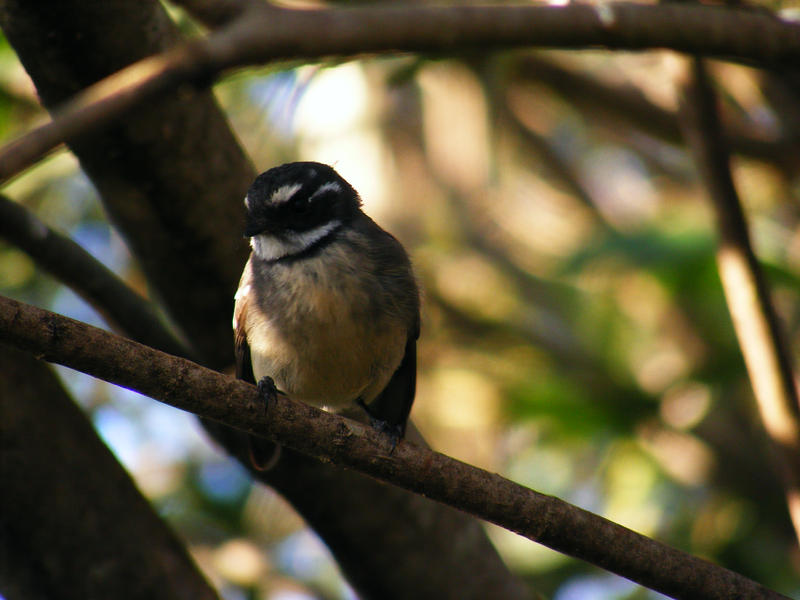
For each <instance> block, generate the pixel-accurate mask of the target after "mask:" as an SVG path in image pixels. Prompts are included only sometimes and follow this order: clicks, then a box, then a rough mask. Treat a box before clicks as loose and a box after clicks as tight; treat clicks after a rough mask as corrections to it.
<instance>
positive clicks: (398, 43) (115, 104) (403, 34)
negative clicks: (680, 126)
mask: <svg viewBox="0 0 800 600" xmlns="http://www.w3.org/2000/svg"><path fill="white" fill-rule="evenodd" d="M222 14H223V16H221V17H220V16H219V15H216V16H209V17H208V19H209V20H212V19H215V18H218V19H220V20H223V21H224V20H225V19H226V18H228V17H229V16H230V14H231V13H230V12H229V11H222ZM514 47H539V48H565V47H566V48H595V47H602V48H608V49H626V50H642V49H647V48H670V49H673V50H677V51H680V52H690V53H698V54H704V55H708V56H716V57H723V58H731V59H737V60H745V61H750V62H755V63H757V64H761V65H780V64H791V63H792V61H795V62H796V61H800V26H798V25H796V24H793V23H790V22H788V21H781V20H780V19H778V18H776V17H773V16H771V15H768V14H764V13H760V12H753V11H748V10H743V9H731V8H722V7H709V6H693V5H685V4H663V5H656V6H652V5H638V4H626V3H606V4H603V5H602V6H601V7H598V6H590V5H583V4H570V5H567V6H561V7H553V6H491V7H478V6H451V7H429V6H414V7H359V8H357V9H317V10H297V9H279V8H276V7H272V6H269V5H252V6H250V7H249V8H248V9H247V10H244V11H243V12H242V13H241V14H240V16H239V17H238V18H235V19H233V20H232V21H230V22H229V24H228V25H227V26H225V27H223V28H222V29H220V30H218V31H216V32H214V33H212V34H211V35H210V36H209V37H208V38H206V39H204V40H200V41H195V42H191V43H188V44H186V45H183V46H181V47H179V48H175V49H173V50H171V51H169V52H166V53H164V54H162V55H159V56H154V57H150V58H147V59H144V60H142V61H140V62H139V63H137V64H135V65H132V66H130V67H128V68H126V69H124V70H123V71H121V72H119V73H116V74H114V75H112V76H110V77H108V78H107V79H105V80H103V81H102V82H100V83H98V84H97V85H95V86H93V87H92V88H89V89H88V90H86V91H85V92H83V93H82V94H81V95H79V96H77V97H76V98H74V99H73V100H71V101H70V102H69V103H68V104H66V105H64V106H63V107H62V108H61V109H60V110H59V111H58V115H59V117H58V118H56V119H55V120H54V121H52V122H51V123H48V124H46V125H43V126H42V127H40V128H37V129H35V130H33V131H32V132H30V133H28V134H26V135H25V136H23V137H21V138H19V139H18V140H16V141H15V142H12V143H11V144H9V145H8V146H6V147H5V148H3V149H2V150H0V182H2V181H6V180H8V179H9V178H10V177H12V176H13V175H15V174H17V173H19V172H20V171H22V170H23V169H25V168H27V167H29V166H30V165H32V164H33V163H34V162H35V161H37V160H38V159H39V158H40V157H41V156H43V155H45V154H46V153H47V152H49V151H50V150H52V149H53V148H55V147H56V146H57V145H58V144H59V143H61V142H62V141H64V140H70V139H73V138H74V137H75V136H77V135H85V134H87V133H91V132H94V131H97V130H98V129H99V128H101V127H103V126H104V125H106V124H107V123H108V122H109V121H111V120H113V119H117V118H119V117H120V116H122V115H124V114H126V113H127V112H128V111H129V110H131V109H132V108H133V107H135V106H137V105H139V104H141V103H143V102H144V101H146V100H152V99H154V98H156V97H159V96H160V95H162V94H163V93H165V92H166V91H168V90H172V89H175V88H176V87H178V86H179V85H181V84H190V85H196V86H204V85H207V84H208V83H210V82H212V81H213V80H214V79H215V78H217V77H218V76H219V75H220V73H222V72H223V71H225V70H227V69H232V68H235V67H243V66H248V65H254V64H261V63H266V62H271V61H275V60H282V59H297V58H303V59H321V58H324V57H329V56H344V57H347V56H354V55H358V54H364V53H397V52H436V53H442V52H445V53H458V52H464V51H468V50H474V49H481V50H486V49H501V48H514Z"/></svg>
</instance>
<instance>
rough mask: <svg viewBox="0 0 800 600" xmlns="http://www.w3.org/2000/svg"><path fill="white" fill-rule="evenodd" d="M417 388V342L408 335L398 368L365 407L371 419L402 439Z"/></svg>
mask: <svg viewBox="0 0 800 600" xmlns="http://www.w3.org/2000/svg"><path fill="white" fill-rule="evenodd" d="M416 387H417V340H416V338H415V337H414V336H413V335H409V337H408V340H407V341H406V351H405V354H404V355H403V360H402V361H400V366H399V367H397V370H396V371H395V372H394V375H392V378H391V379H390V380H389V383H388V384H387V385H386V387H385V388H384V390H383V391H382V392H381V393H380V394H379V395H378V397H377V398H375V400H373V401H372V402H370V404H369V406H368V407H367V411H368V412H369V415H370V416H371V417H372V418H373V419H378V420H379V421H383V422H384V423H385V424H386V426H387V427H388V429H389V431H390V432H395V433H397V435H398V437H400V438H402V437H403V436H404V435H405V432H406V422H407V421H408V415H409V413H410V412H411V405H412V404H414V394H415V393H416Z"/></svg>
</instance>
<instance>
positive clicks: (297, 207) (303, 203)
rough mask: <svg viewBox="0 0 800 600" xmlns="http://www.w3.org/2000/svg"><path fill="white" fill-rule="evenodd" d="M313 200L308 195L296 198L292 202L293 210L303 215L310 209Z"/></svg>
mask: <svg viewBox="0 0 800 600" xmlns="http://www.w3.org/2000/svg"><path fill="white" fill-rule="evenodd" d="M313 203H314V200H313V199H312V198H311V197H310V196H304V197H301V198H298V199H297V200H295V201H294V203H293V205H294V206H293V208H294V212H295V213H296V214H299V215H304V214H306V213H308V212H310V211H311V207H312V205H313Z"/></svg>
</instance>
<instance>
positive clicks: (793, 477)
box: [684, 58, 800, 539]
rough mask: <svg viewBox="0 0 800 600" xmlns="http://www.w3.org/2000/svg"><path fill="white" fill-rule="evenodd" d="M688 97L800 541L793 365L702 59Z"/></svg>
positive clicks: (736, 318) (722, 253)
mask: <svg viewBox="0 0 800 600" xmlns="http://www.w3.org/2000/svg"><path fill="white" fill-rule="evenodd" d="M685 94H686V100H685V106H684V108H685V113H686V117H687V127H686V135H687V138H688V141H689V142H690V145H691V147H692V150H693V152H694V154H695V157H696V160H697V163H698V166H699V168H700V171H701V172H702V175H703V178H704V179H705V182H706V185H707V187H708V190H709V195H710V199H711V202H712V204H713V206H714V210H715V213H716V217H717V228H718V231H719V237H720V241H719V249H718V250H717V265H718V268H719V273H720V279H721V280H722V286H723V289H724V291H725V298H726V300H727V303H728V308H729V310H730V313H731V317H732V319H733V325H734V329H735V330H736V335H737V337H738V339H739V347H740V348H741V349H742V354H743V355H744V360H745V364H746V365H747V371H748V374H749V376H750V381H751V382H752V386H753V391H754V393H755V397H756V402H757V404H758V409H759V412H760V414H761V420H762V423H763V425H764V428H765V429H766V431H767V434H768V436H769V438H770V440H771V442H772V446H773V450H774V451H775V452H774V455H775V458H776V462H777V466H778V471H779V475H780V477H781V478H782V480H783V485H784V489H785V492H786V498H787V503H788V506H789V513H790V516H791V518H792V522H793V523H794V527H795V532H796V534H797V536H798V539H800V403H798V394H797V388H796V386H795V380H794V374H793V373H792V362H791V358H790V354H789V351H788V348H787V346H786V344H785V341H784V339H783V334H782V332H781V329H780V325H779V322H778V315H777V314H776V312H775V308H774V307H773V305H772V302H771V300H770V296H769V290H768V289H767V284H766V281H765V279H764V275H763V273H762V272H761V268H760V266H759V264H758V259H757V258H756V255H755V252H754V251H753V247H752V244H751V242H750V234H749V232H748V228H747V222H746V219H745V215H744V211H743V209H742V205H741V202H740V201H739V196H738V194H737V192H736V187H735V185H734V181H733V177H732V175H731V170H730V156H729V154H728V149H727V146H726V144H725V142H724V140H723V137H722V134H721V126H720V122H719V117H718V113H717V107H716V97H715V94H714V91H713V89H712V87H711V82H710V81H709V77H708V74H707V72H706V69H705V65H704V64H703V62H702V61H701V60H700V59H699V58H695V59H694V60H693V62H692V75H691V81H690V82H689V84H688V85H687V86H686V90H685Z"/></svg>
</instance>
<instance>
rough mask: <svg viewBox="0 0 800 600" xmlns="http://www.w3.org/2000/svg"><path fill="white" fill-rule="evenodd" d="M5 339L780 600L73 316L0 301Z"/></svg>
mask: <svg viewBox="0 0 800 600" xmlns="http://www.w3.org/2000/svg"><path fill="white" fill-rule="evenodd" d="M0 341H5V342H8V343H11V344H13V345H16V346H18V347H20V348H22V349H25V350H28V351H29V352H32V353H34V354H35V355H37V356H38V357H40V358H44V359H45V360H48V361H51V362H57V363H59V364H63V365H66V366H69V367H71V368H75V369H78V370H81V371H84V372H86V373H89V374H91V375H93V376H95V377H99V378H101V379H104V380H106V381H110V382H112V383H116V384H117V385H122V386H125V387H129V388H131V389H135V390H137V391H139V392H141V393H144V394H147V395H149V396H151V397H154V398H158V399H161V400H162V401H164V402H166V403H168V404H170V405H172V406H175V407H177V408H180V409H182V410H187V411H191V412H194V413H197V414H199V415H201V416H204V417H206V418H209V419H212V420H215V421H219V422H222V423H225V424H226V425H229V426H231V427H235V428H237V429H240V430H243V431H247V432H249V433H253V434H256V435H261V436H264V437H268V438H270V439H274V440H276V441H279V442H280V443H281V444H283V445H285V446H287V447H289V448H293V449H295V450H297V451H300V452H303V453H305V454H308V455H310V456H313V457H316V458H318V459H321V460H325V461H329V462H332V463H334V464H339V465H343V466H346V467H349V468H351V469H354V470H357V471H360V472H362V473H366V474H369V475H371V476H372V477H375V478H377V479H380V480H383V481H386V482H389V483H392V484H394V485H397V486H400V487H402V488H404V489H407V490H410V491H413V492H415V493H418V494H423V495H425V496H427V497H428V498H431V499H434V500H438V501H440V502H443V503H445V504H448V505H451V506H454V507H457V508H459V509H460V510H463V511H465V512H468V513H470V514H473V515H476V516H479V517H481V518H483V519H485V520H488V521H490V522H493V523H495V524H497V525H500V526H502V527H505V528H507V529H509V530H511V531H514V532H516V533H519V534H520V535H524V536H526V537H528V538H530V539H532V540H534V541H537V542H539V543H541V544H544V545H546V546H549V547H551V548H553V549H555V550H558V551H560V552H563V553H566V554H569V555H571V556H575V557H577V558H581V559H583V560H586V561H589V562H591V563H593V564H596V565H598V566H600V567H602V568H604V569H607V570H609V571H611V572H614V573H617V574H619V575H622V576H623V577H627V578H629V579H631V580H633V581H636V582H638V583H641V584H642V585H645V586H647V587H650V588H652V589H655V590H658V591H660V592H662V593H665V594H668V595H671V596H673V597H675V598H706V599H716V598H719V599H723V598H726V599H727V598H734V597H735V598H775V599H777V598H785V597H784V596H782V595H781V594H778V593H777V592H773V591H771V590H768V589H766V588H764V587H763V586H761V585H759V584H757V583H755V582H753V581H751V580H749V579H747V578H745V577H743V576H742V575H739V574H737V573H734V572H732V571H728V570H727V569H724V568H722V567H719V566H717V565H713V564H711V563H709V562H706V561H704V560H701V559H699V558H696V557H693V556H691V555H689V554H686V553H684V552H681V551H680V550H676V549H674V548H671V547H669V546H667V545H665V544H662V543H660V542H657V541H654V540H651V539H649V538H647V537H644V536H642V535H639V534H637V533H635V532H633V531H631V530H629V529H626V528H624V527H621V526H619V525H616V524H614V523H612V522H610V521H608V520H606V519H603V518H602V517H598V516H597V515H594V514H592V513H590V512H587V511H584V510H582V509H579V508H577V507H575V506H572V505H570V504H568V503H566V502H564V501H562V500H559V499H558V498H553V497H551V496H545V495H543V494H539V493H537V492H534V491H532V490H529V489H527V488H525V487H523V486H520V485H518V484H516V483H514V482H512V481H509V480H507V479H505V478H503V477H501V476H499V475H496V474H493V473H489V472H487V471H483V470H481V469H478V468H476V467H472V466H470V465H467V464H464V463H462V462H459V461H457V460H455V459H452V458H449V457H447V456H444V455H442V454H438V453H436V452H432V451H430V450H427V449H425V448H420V447H417V446H414V445H412V444H410V443H408V442H403V443H400V444H399V445H398V446H397V448H396V449H395V450H394V452H391V451H390V450H389V445H388V442H387V441H386V440H385V439H384V438H383V437H382V436H381V435H380V434H378V433H376V432H375V431H373V430H372V429H370V428H369V427H366V426H364V425H361V424H360V423H357V422H354V421H350V420H347V419H344V418H342V417H339V416H336V415H333V414H329V413H326V412H324V411H321V410H318V409H316V408H314V407H311V406H308V405H305V404H302V403H297V402H293V401H291V400H289V399H288V398H286V397H284V396H278V398H276V400H275V401H274V402H270V404H269V406H268V407H267V410H266V411H265V410H264V407H263V404H262V403H261V402H262V401H261V400H260V398H259V396H258V394H257V392H256V390H255V388H254V387H253V386H251V385H249V384H246V383H244V382H242V381H238V380H234V379H231V378H229V377H225V376H223V375H220V374H219V373H216V372H214V371H210V370H208V369H205V368H203V367H200V366H198V365H196V364H194V363H192V362H190V361H187V360H185V359H181V358H177V357H173V356H170V355H167V354H164V353H162V352H159V351H157V350H153V349H151V348H148V347H147V346H143V345H141V344H138V343H136V342H132V341H130V340H127V339H125V338H121V337H118V336H115V335H113V334H111V333H108V332H105V331H103V330H100V329H97V328H94V327H90V326H88V325H85V324H83V323H80V322H78V321H74V320H72V319H68V318H66V317H63V316H60V315H57V314H55V313H51V312H48V311H45V310H41V309H38V308H35V307H32V306H29V305H25V304H22V303H20V302H17V301H14V300H11V299H8V298H2V297H0Z"/></svg>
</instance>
